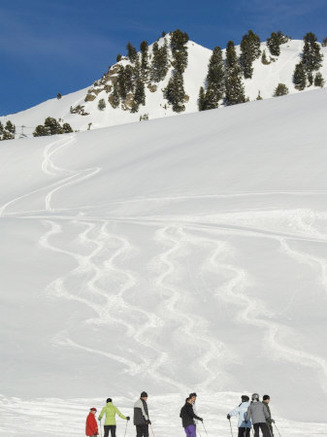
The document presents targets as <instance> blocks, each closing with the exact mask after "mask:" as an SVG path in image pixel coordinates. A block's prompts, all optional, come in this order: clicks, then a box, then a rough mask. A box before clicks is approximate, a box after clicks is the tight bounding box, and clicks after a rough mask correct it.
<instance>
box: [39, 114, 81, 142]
mask: <svg viewBox="0 0 327 437" xmlns="http://www.w3.org/2000/svg"><path fill="white" fill-rule="evenodd" d="M70 132H73V129H72V128H71V126H70V124H69V123H63V125H61V124H60V121H57V120H56V119H55V118H53V117H47V118H46V119H45V121H44V124H39V125H38V126H36V128H35V131H34V132H33V136H34V137H45V136H49V135H57V134H67V133H70Z"/></svg>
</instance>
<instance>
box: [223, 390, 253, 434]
mask: <svg viewBox="0 0 327 437" xmlns="http://www.w3.org/2000/svg"><path fill="white" fill-rule="evenodd" d="M241 400H242V402H241V403H240V405H239V406H238V407H236V408H234V410H232V411H230V412H229V413H228V414H227V419H228V420H230V418H231V417H232V416H238V437H250V430H251V421H250V420H248V421H247V422H246V421H245V415H246V413H247V411H248V408H249V405H250V402H249V401H250V398H249V396H247V395H242V396H241Z"/></svg>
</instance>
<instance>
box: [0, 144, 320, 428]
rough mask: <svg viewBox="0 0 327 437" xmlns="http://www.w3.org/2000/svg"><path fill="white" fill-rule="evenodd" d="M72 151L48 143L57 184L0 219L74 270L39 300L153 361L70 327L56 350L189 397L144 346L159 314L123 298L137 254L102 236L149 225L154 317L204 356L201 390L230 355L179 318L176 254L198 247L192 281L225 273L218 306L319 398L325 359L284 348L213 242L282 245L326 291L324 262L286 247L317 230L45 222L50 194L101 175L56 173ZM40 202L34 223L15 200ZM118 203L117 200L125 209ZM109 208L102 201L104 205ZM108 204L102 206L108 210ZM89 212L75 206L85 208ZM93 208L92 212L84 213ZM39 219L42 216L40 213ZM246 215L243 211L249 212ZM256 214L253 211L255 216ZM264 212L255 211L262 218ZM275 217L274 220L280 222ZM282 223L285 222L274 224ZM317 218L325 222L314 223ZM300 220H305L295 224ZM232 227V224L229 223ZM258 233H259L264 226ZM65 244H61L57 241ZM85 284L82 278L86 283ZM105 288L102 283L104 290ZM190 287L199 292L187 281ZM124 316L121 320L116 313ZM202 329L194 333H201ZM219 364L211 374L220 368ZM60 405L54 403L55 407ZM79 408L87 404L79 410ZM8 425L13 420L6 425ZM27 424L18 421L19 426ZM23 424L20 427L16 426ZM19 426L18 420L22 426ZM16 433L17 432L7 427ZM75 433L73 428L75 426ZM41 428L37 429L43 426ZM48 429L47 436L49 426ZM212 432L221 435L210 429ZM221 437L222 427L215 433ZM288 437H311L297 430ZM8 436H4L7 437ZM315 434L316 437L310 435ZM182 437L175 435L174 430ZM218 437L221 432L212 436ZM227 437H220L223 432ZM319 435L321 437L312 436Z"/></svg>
mask: <svg viewBox="0 0 327 437" xmlns="http://www.w3.org/2000/svg"><path fill="white" fill-rule="evenodd" d="M73 143H74V136H70V137H69V138H68V140H67V139H66V138H65V139H64V140H56V141H54V142H52V143H51V144H49V145H48V146H47V147H46V148H45V150H44V156H43V162H42V166H41V170H42V172H43V173H44V174H46V175H48V176H50V177H56V178H58V177H60V180H58V181H56V182H54V183H50V184H48V185H46V186H45V187H42V188H39V189H37V190H34V191H31V192H29V193H26V194H24V195H22V196H18V197H16V198H14V199H12V200H10V201H9V202H7V203H6V204H4V205H3V206H2V207H1V208H0V216H2V217H4V216H5V215H10V216H17V217H22V218H26V219H32V218H33V217H34V219H38V220H40V221H41V222H42V223H43V225H44V226H45V227H46V228H47V231H46V232H45V233H44V234H43V236H42V237H41V238H40V240H39V243H40V245H41V246H42V247H43V248H44V249H45V250H47V251H51V252H54V253H58V254H60V255H64V256H67V257H69V258H70V259H71V260H72V261H73V263H74V264H75V267H74V268H72V269H71V270H68V272H67V273H66V274H63V275H61V276H59V277H57V278H56V279H55V280H54V281H52V282H51V283H49V284H48V286H47V292H48V293H49V294H50V295H52V296H54V297H56V298H59V299H67V300H70V301H75V302H77V303H79V304H81V305H83V306H86V307H87V308H88V309H90V310H91V311H92V313H91V315H90V316H89V318H88V319H87V320H86V321H85V322H84V323H85V324H89V325H91V326H107V325H108V326H110V325H112V324H113V323H114V324H115V325H116V326H117V325H121V326H122V327H123V328H124V330H125V335H126V336H127V337H132V338H133V339H134V340H135V341H136V343H137V344H138V346H139V347H140V348H143V349H148V350H149V351H150V353H151V356H152V357H154V358H153V359H151V360H150V363H149V360H148V358H147V357H143V356H142V354H137V357H135V358H134V359H133V356H131V357H130V358H129V355H128V354H126V355H124V356H122V355H121V354H116V353H113V352H110V351H108V350H104V349H98V348H94V347H91V346H90V345H89V344H85V343H82V342H81V341H79V342H77V341H76V340H74V338H72V336H71V334H70V332H69V328H65V329H64V330H62V331H60V332H58V333H57V334H56V336H55V337H54V341H55V342H56V344H58V345H59V346H62V347H69V348H73V349H74V348H75V349H79V350H83V351H84V352H85V353H86V354H90V355H92V354H98V355H101V356H103V357H106V358H108V359H109V360H113V361H115V362H117V363H119V364H120V365H121V366H123V367H124V369H125V371H126V372H128V373H129V374H130V375H138V374H139V373H141V372H144V371H147V372H148V375H149V377H152V378H153V379H160V381H162V382H164V383H165V384H167V385H168V386H170V387H174V389H175V390H177V391H179V392H185V393H186V392H187V386H186V385H185V384H184V383H183V382H180V383H178V382H176V381H175V380H174V379H173V378H171V377H169V376H167V375H166V374H165V372H164V368H165V366H167V365H168V361H169V353H170V352H171V351H163V350H162V349H161V348H160V347H158V345H157V344H156V343H155V341H152V340H151V337H150V336H149V335H148V332H149V331H151V330H153V329H155V328H159V329H161V328H162V327H163V325H164V321H163V320H162V319H161V318H160V315H157V314H154V313H151V312H149V311H146V310H144V309H142V307H140V306H137V305H132V304H131V303H129V301H128V299H127V296H128V293H129V291H130V290H133V289H135V288H137V287H138V284H139V277H138V273H136V272H135V271H131V270H128V269H127V268H126V267H125V265H124V260H125V257H128V256H129V255H131V254H133V253H134V251H136V250H138V248H137V247H134V246H133V245H132V243H131V241H129V239H128V238H127V237H126V236H124V235H123V234H121V233H120V234H118V233H112V232H110V231H109V229H110V226H111V224H112V222H113V221H117V222H120V223H134V224H137V223H139V224H142V225H148V226H151V227H153V228H154V229H155V230H154V234H153V240H154V241H155V242H156V243H158V244H159V245H160V246H161V251H160V253H159V254H157V255H156V256H155V257H154V258H153V259H152V260H150V261H149V266H150V267H152V266H154V267H155V268H156V271H157V274H156V275H155V279H154V284H155V288H156V290H158V291H159V293H160V302H161V305H162V310H163V311H164V312H165V313H168V314H169V313H171V314H173V315H174V318H175V319H176V320H178V326H179V327H178V328H177V329H178V330H180V331H181V332H183V334H184V335H186V336H187V337H188V338H190V339H192V341H193V342H194V345H197V344H200V345H201V349H203V353H202V354H201V357H200V359H199V360H198V366H199V368H201V371H202V372H203V375H206V377H205V378H204V379H203V381H202V383H201V386H202V388H203V389H206V390H209V389H210V386H211V385H212V383H213V381H215V380H216V379H217V376H218V377H220V376H222V377H223V378H224V379H225V380H226V379H228V375H227V374H222V375H221V374H219V373H218V372H217V367H221V363H222V362H226V363H228V362H229V360H232V359H237V357H235V356H232V354H231V353H230V352H229V351H228V348H227V346H226V345H225V344H224V343H223V342H222V341H219V340H218V339H216V338H214V337H213V336H210V335H209V334H208V333H206V335H201V330H203V329H205V328H207V325H208V322H207V321H206V320H205V319H204V318H202V317H201V316H200V315H195V314H188V313H186V312H184V311H183V307H182V306H181V301H182V298H183V296H184V294H185V292H186V291H185V289H184V288H183V286H182V285H181V284H180V283H178V280H179V272H178V271H177V269H178V268H180V269H183V272H184V273H185V271H187V269H188V274H189V275H191V273H192V272H191V271H190V267H189V265H188V264H186V266H185V265H183V262H182V260H183V253H185V252H187V251H188V250H189V251H196V250H197V248H201V249H202V250H205V253H206V255H205V257H204V259H203V260H202V264H201V266H199V271H198V274H199V276H200V277H201V275H202V276H203V277H205V275H207V274H208V273H210V274H211V275H219V274H225V275H226V277H228V278H229V279H226V280H225V281H224V282H223V283H222V284H221V285H220V286H219V287H217V289H215V290H213V294H214V297H215V299H216V300H217V301H224V302H226V303H228V304H229V305H232V306H233V308H234V310H235V314H236V315H234V317H235V318H236V320H238V321H241V322H243V323H246V324H248V325H253V326H258V327H260V328H262V330H263V337H264V339H263V342H266V343H267V345H268V346H267V347H269V350H270V353H271V352H273V354H274V356H277V357H278V358H279V359H282V360H284V361H289V362H292V363H298V364H300V365H302V366H307V367H311V368H313V369H317V370H318V371H319V372H320V373H321V374H322V375H323V377H322V378H321V380H322V387H323V389H324V391H325V392H327V386H326V382H325V381H326V376H327V362H326V360H325V359H323V358H321V357H319V356H316V355H314V354H311V353H309V352H306V351H302V350H297V349H295V348H292V347H290V346H289V345H286V344H283V342H282V341H281V340H280V339H279V332H280V330H282V329H283V326H280V325H279V324H277V323H275V322H273V321H272V320H271V319H269V320H268V321H267V320H266V319H267V314H269V311H268V310H267V309H266V308H265V307H264V305H263V303H262V302H260V301H255V300H253V298H250V297H249V296H248V295H247V293H246V289H247V287H248V286H249V285H250V284H251V278H250V276H249V274H248V272H247V271H246V270H244V269H242V268H240V267H238V266H235V265H233V264H232V262H227V261H226V260H224V259H225V257H224V256H222V255H224V254H226V252H228V251H230V250H233V249H234V248H233V247H231V246H230V244H227V243H226V241H223V240H222V239H219V236H226V235H232V236H235V235H236V236H237V235H240V236H243V237H244V236H246V237H249V238H266V239H273V240H274V241H277V242H278V243H279V244H280V247H281V249H282V251H283V252H284V253H285V254H287V255H288V256H289V257H290V258H292V259H293V260H295V261H296V262H298V263H300V264H301V263H305V264H307V265H309V267H311V268H313V269H317V268H318V269H319V270H320V272H321V283H322V285H323V287H324V289H326V288H327V264H326V259H324V258H322V257H318V256H314V255H310V254H307V253H304V252H301V251H300V250H296V249H294V248H293V247H292V246H291V243H292V241H297V240H298V241H300V240H303V241H319V242H322V243H324V244H326V243H327V236H326V235H325V234H323V233H321V231H318V230H317V229H316V228H315V226H314V223H309V224H308V223H307V222H306V221H305V220H304V219H303V217H301V214H299V217H298V218H299V219H298V220H297V221H295V222H294V223H293V227H292V229H291V230H287V231H282V230H281V229H278V228H276V229H271V228H270V227H269V223H268V225H266V223H265V222H264V223H263V224H260V225H259V224H258V223H256V222H255V221H254V222H253V224H246V225H245V224H244V223H242V222H240V223H238V224H237V223H236V224H230V223H228V222H225V223H221V222H219V223H215V222H211V221H207V222H206V221H205V219H203V221H199V217H195V216H194V217H193V216H174V217H167V218H163V217H150V216H149V217H129V218H126V217H125V218H124V217H101V216H95V217H85V216H83V218H80V216H79V215H78V212H76V211H73V215H72V216H70V215H69V212H70V210H69V209H67V210H66V212H67V214H66V215H63V216H60V215H56V214H53V215H52V216H51V218H49V217H47V218H46V213H49V212H50V213H56V211H61V212H62V210H60V205H59V207H58V208H56V206H55V195H56V193H58V192H59V191H61V190H65V188H67V187H68V186H70V185H71V184H76V183H80V182H82V181H85V180H87V179H89V178H92V177H93V176H94V175H95V174H97V173H98V172H99V171H101V169H100V168H93V169H83V170H79V171H75V170H70V169H63V168H60V167H58V166H57V165H56V164H55V162H54V159H55V158H56V155H57V153H59V152H63V151H65V149H66V148H67V147H69V146H70V145H71V144H73ZM322 193H323V194H325V193H326V192H322V191H301V190H299V191H291V192H289V191H271V192H269V193H267V192H265V193H260V192H258V193H232V194H220V195H203V196H201V195H199V196H176V197H167V198H147V199H133V200H127V202H151V201H154V202H157V201H158V200H160V201H162V200H166V201H167V202H170V201H175V200H196V199H199V200H203V199H209V198H219V197H221V198H222V197H225V198H232V197H235V196H246V197H251V196H262V195H268V194H269V195H274V194H291V195H306V196H307V195H311V194H322ZM35 194H39V195H41V196H44V205H45V209H44V210H43V211H39V215H36V216H33V215H31V213H29V212H28V211H27V212H24V211H20V210H19V201H20V200H25V199H26V198H28V197H29V196H33V195H35ZM124 202H125V201H124ZM119 203H120V202H112V203H110V204H119ZM108 204H109V203H108ZM108 204H107V205H108ZM13 205H15V211H11V212H8V210H9V209H10V208H11V207H13ZM87 208H89V206H87V205H86V206H85V207H83V208H81V210H82V209H83V210H85V209H87ZM90 208H91V207H90ZM43 213H44V215H43ZM249 213H251V211H249ZM256 213H258V211H256ZM264 214H265V212H263V216H264ZM278 218H279V217H278V212H277V214H276V217H275V219H276V220H278ZM282 218H283V217H282ZM322 218H323V219H324V220H326V217H324V216H322ZM302 219H303V220H302ZM236 221H237V220H236ZM68 225H70V226H71V227H72V228H73V230H74V232H73V234H72V231H71V229H68V230H66V226H68ZM265 225H266V226H265ZM73 239H74V247H76V248H75V250H71V249H70V241H71V240H73ZM63 241H64V243H63ZM76 278H77V279H79V278H83V283H84V286H83V289H82V290H81V289H74V288H73V287H71V286H70V285H69V284H70V283H71V282H74V279H76ZM84 279H85V280H84ZM103 284H108V286H109V287H110V290H109V291H108V289H107V287H106V288H104V286H103ZM194 287H195V289H196V287H197V284H196V283H195V282H194ZM120 312H121V314H122V316H121V317H119V314H120ZM124 312H128V313H129V314H134V315H135V317H136V319H139V318H140V317H142V320H143V323H142V325H140V326H137V329H136V326H135V325H134V324H132V323H129V322H128V319H129V318H128V317H127V318H125V317H124ZM199 328H201V329H199ZM218 363H219V366H218ZM0 401H1V403H2V405H3V406H4V411H5V414H6V415H9V416H10V415H12V417H14V414H15V413H14V411H15V408H18V406H17V404H18V402H17V404H15V401H14V398H13V399H11V400H10V402H9V403H8V401H7V400H6V399H4V398H3V397H1V398H0ZM59 403H60V402H59ZM86 404H87V402H85V405H86ZM79 408H80V405H79V404H73V405H71V404H69V402H66V401H62V405H58V400H56V401H55V402H54V404H52V403H51V402H50V401H47V402H46V403H45V404H44V403H43V402H42V401H39V402H35V403H32V406H31V408H30V409H28V407H26V409H27V411H25V413H24V414H25V415H26V416H28V419H31V418H33V417H35V416H36V417H38V416H39V415H42V414H44V415H45V416H46V417H47V418H48V419H49V418H51V417H56V418H57V417H58V416H59V415H61V414H62V413H63V411H64V412H66V413H67V411H69V412H70V413H72V414H74V413H75V412H76V410H77V409H79ZM10 420H13V419H10ZM25 420H26V419H25ZM22 423H23V424H24V422H22ZM25 423H26V422H25ZM33 423H35V429H33V433H31V434H30V435H32V434H33V435H34V434H35V432H42V434H43V435H45V436H46V435H49V436H52V435H55V434H56V433H57V431H56V430H57V425H56V424H55V423H53V424H52V425H51V424H49V425H48V427H47V433H44V423H43V422H42V421H38V420H35V421H33ZM15 426H16V425H15ZM74 426H76V423H75V424H74ZM42 427H43V428H42ZM52 427H53V428H52ZM16 429H17V433H22V432H24V430H23V427H21V428H19V425H18V427H17V426H16ZM67 429H70V430H71V432H72V434H74V435H80V434H81V435H82V432H84V430H82V431H81V433H80V434H78V433H76V431H74V430H73V427H69V426H68V428H67ZM217 429H219V427H218V428H217ZM219 430H220V429H219ZM0 431H1V433H2V432H5V433H6V434H7V435H11V434H10V429H9V428H8V427H7V426H5V427H3V425H0ZM302 431H303V432H301V430H300V429H298V431H297V432H296V433H295V432H294V433H293V435H304V436H307V435H312V434H315V433H312V432H310V433H309V434H308V432H309V431H308V429H306V427H305V426H303V429H302ZM15 433H16V431H15V432H14V433H13V434H12V435H16V434H15ZM291 433H292V430H291V429H290V430H289V435H292V434H291ZM318 434H319V433H317V435H318ZM181 435H182V431H181ZM220 435H224V434H220ZM225 435H228V432H226V434H225ZM320 435H323V432H322V433H321V434H320Z"/></svg>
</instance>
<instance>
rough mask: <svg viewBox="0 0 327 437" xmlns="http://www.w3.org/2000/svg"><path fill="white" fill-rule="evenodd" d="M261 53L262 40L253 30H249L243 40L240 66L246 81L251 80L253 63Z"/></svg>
mask: <svg viewBox="0 0 327 437" xmlns="http://www.w3.org/2000/svg"><path fill="white" fill-rule="evenodd" d="M260 53H261V50H260V38H259V37H258V35H256V34H255V33H253V31H252V30H249V32H248V33H247V34H246V35H244V36H243V38H242V41H241V56H240V65H241V67H242V71H243V74H244V77H245V78H246V79H251V77H252V74H253V68H252V63H253V61H254V60H255V59H257V58H258V57H259V56H260Z"/></svg>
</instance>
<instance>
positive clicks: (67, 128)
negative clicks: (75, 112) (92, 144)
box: [62, 123, 73, 134]
mask: <svg viewBox="0 0 327 437" xmlns="http://www.w3.org/2000/svg"><path fill="white" fill-rule="evenodd" d="M62 130H63V133H65V134H69V133H71V132H73V129H72V127H71V125H70V124H69V123H64V124H63V125H62Z"/></svg>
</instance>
